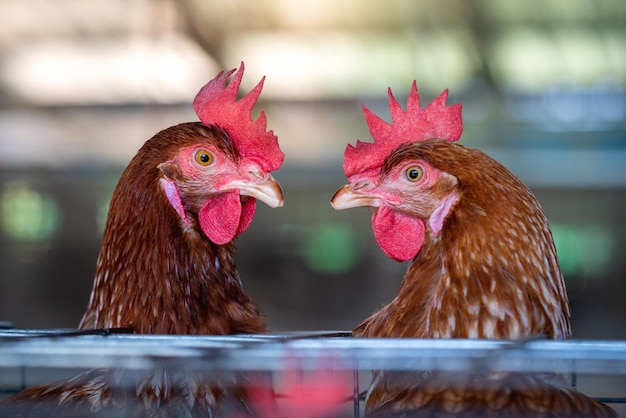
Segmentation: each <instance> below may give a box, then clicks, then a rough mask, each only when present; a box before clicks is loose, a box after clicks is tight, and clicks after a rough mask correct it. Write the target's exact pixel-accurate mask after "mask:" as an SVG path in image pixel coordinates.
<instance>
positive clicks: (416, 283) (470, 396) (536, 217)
mask: <svg viewBox="0 0 626 418" xmlns="http://www.w3.org/2000/svg"><path fill="white" fill-rule="evenodd" d="M409 159H410V160H423V161H425V162H426V163H427V164H430V165H431V166H432V167H436V168H437V169H438V170H441V171H443V172H445V173H448V174H450V175H452V176H453V178H454V179H456V181H450V180H449V178H448V177H446V178H445V179H444V178H443V177H442V180H440V181H439V182H438V183H436V184H435V185H434V186H433V187H432V188H431V190H430V193H431V194H432V195H434V196H436V197H437V195H439V196H438V197H437V198H439V197H440V196H441V195H444V194H447V193H451V192H455V193H457V196H458V197H457V199H456V201H455V204H454V206H453V207H452V209H451V210H450V212H449V214H448V216H447V217H446V219H445V221H444V223H443V226H442V229H441V231H440V233H438V234H434V233H433V231H432V229H431V226H430V224H429V223H428V222H425V224H426V233H425V238H424V242H423V245H422V247H421V250H420V252H419V253H418V255H417V256H416V257H415V259H414V260H413V263H412V264H411V265H410V267H409V268H408V271H407V272H406V274H405V276H404V278H403V281H402V284H401V286H400V289H399V290H398V293H397V296H396V297H395V298H394V299H393V300H392V301H391V303H389V304H388V305H387V306H385V307H383V308H382V309H381V310H380V311H378V312H376V313H375V314H373V315H372V316H371V317H369V318H368V319H366V320H365V321H364V322H363V323H362V324H360V325H359V326H358V327H357V328H356V329H355V330H354V335H355V336H361V337H413V338H497V339H518V338H524V337H529V336H536V335H545V336H547V337H549V338H556V339H564V338H569V337H570V335H571V328H570V312H569V305H568V298H567V292H566V289H565V283H564V280H563V276H562V274H561V271H560V268H559V265H558V260H557V254H556V249H555V246H554V242H553V238H552V234H551V232H550V228H549V225H548V221H547V219H546V216H545V214H544V212H543V210H542V209H541V206H540V205H539V202H538V201H537V199H536V198H535V197H534V196H533V194H532V193H531V191H530V190H529V189H528V188H527V187H526V186H525V185H524V184H523V183H522V182H521V181H520V180H519V179H518V178H517V177H515V176H514V175H513V174H512V173H511V172H510V171H508V170H507V169H506V168H505V167H503V166H502V165H501V164H499V163H498V162H496V161H495V160H493V159H492V158H490V157H489V156H487V155H486V154H484V153H482V152H480V151H478V150H474V149H470V148H466V147H463V146H461V145H458V144H454V143H451V142H448V141H445V140H438V139H432V140H426V141H420V142H415V143H411V144H405V145H403V146H401V147H399V148H398V149H397V150H395V151H394V152H392V153H391V155H390V156H388V158H387V159H386V160H385V163H384V165H383V166H382V168H381V173H380V178H381V179H382V178H384V177H385V176H386V175H388V173H389V172H390V170H391V169H392V168H393V167H395V166H396V165H398V164H401V162H402V161H405V160H409ZM415 198H416V199H418V197H415ZM420 199H423V197H421V198H420ZM425 201H428V200H427V199H426V200H425ZM422 203H423V202H422ZM506 388H508V389H506ZM367 412H368V415H371V416H397V417H405V416H406V417H408V416H411V417H413V416H415V417H422V416H429V417H430V416H437V417H452V416H488V417H491V416H529V415H531V416H542V417H551V416H580V417H582V416H614V413H613V411H612V410H610V408H608V407H606V406H605V405H603V404H600V403H599V402H596V401H594V400H592V399H590V398H588V397H586V396H584V395H582V394H579V393H577V392H575V391H574V390H571V389H570V388H568V387H567V383H566V382H562V381H560V380H558V379H557V380H555V381H551V382H549V383H548V382H547V381H546V380H545V379H543V377H541V376H537V375H520V374H510V375H502V374H501V375H498V376H497V378H493V379H492V378H489V377H486V376H482V375H480V376H476V375H474V374H472V373H468V374H467V375H462V374H459V373H455V374H445V373H436V374H429V373H424V374H420V373H410V374H399V373H383V372H380V373H377V374H376V377H375V379H374V382H373V384H372V386H371V387H370V389H369V392H368V397H367Z"/></svg>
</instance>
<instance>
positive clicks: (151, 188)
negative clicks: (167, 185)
mask: <svg viewBox="0 0 626 418" xmlns="http://www.w3.org/2000/svg"><path fill="white" fill-rule="evenodd" d="M198 142H200V143H202V142H206V143H212V144H215V145H217V146H218V147H219V148H220V149H221V150H222V151H223V152H224V153H225V154H227V155H230V156H231V157H232V158H234V159H236V158H237V152H236V150H235V149H234V148H233V147H232V144H231V143H230V142H229V139H228V136H227V135H226V134H225V133H224V132H223V131H222V130H221V129H218V128H216V127H214V126H204V125H202V124H201V123H184V124H180V125H177V126H173V127H170V128H168V129H166V130H164V131H161V132H159V133H158V134H156V135H155V136H154V137H153V138H152V139H150V140H148V141H147V142H146V143H145V144H144V146H143V147H142V148H141V149H140V150H139V151H138V153H137V155H136V156H135V157H134V158H133V159H132V161H131V162H130V164H129V165H128V167H127V168H126V170H125V171H124V173H123V174H122V176H121V178H120V180H119V183H118V187H117V188H116V190H115V192H114V194H113V197H112V200H111V204H110V209H109V217H108V219H107V224H106V228H105V233H104V237H103V242H102V248H101V252H100V256H99V258H98V263H97V268H96V275H95V281H94V287H93V291H92V294H91V299H90V301H89V306H88V308H87V310H86V312H85V314H84V316H83V319H82V321H81V322H80V328H82V329H89V328H109V327H132V329H133V330H134V331H135V332H136V333H150V334H220V335H221V334H236V333H262V332H265V331H266V327H265V319H264V318H263V316H262V315H261V314H260V310H259V307H258V306H257V304H256V303H255V302H254V301H253V300H252V299H251V298H249V297H248V296H247V295H246V294H245V293H244V291H243V287H242V283H241V281H240V278H239V274H238V272H237V268H236V266H235V261H234V252H235V246H234V244H233V243H232V242H231V243H228V244H226V245H217V244H214V243H212V242H211V241H209V240H208V239H207V238H206V237H205V236H204V235H203V233H202V231H201V229H200V227H199V225H198V221H197V219H196V218H197V208H198V207H199V206H200V204H201V202H200V201H198V202H194V199H193V193H192V190H191V189H193V188H191V189H190V190H188V191H187V195H185V197H188V198H189V199H184V201H185V202H184V205H185V210H187V211H188V212H189V214H190V215H191V216H189V218H188V219H187V223H186V224H185V223H184V222H183V221H182V220H181V217H180V216H179V214H177V212H176V210H174V208H172V207H171V206H170V203H169V202H168V200H167V198H166V197H165V194H164V193H163V192H162V190H161V189H160V187H161V186H160V183H159V178H160V171H159V168H158V167H159V164H161V163H162V162H164V161H168V160H170V159H171V158H172V157H173V156H174V155H175V154H176V153H177V152H178V151H179V150H180V149H181V148H182V147H185V146H187V145H189V144H195V143H198ZM181 193H184V191H182V192H181ZM259 378H260V379H263V378H264V377H262V376H260V377H259ZM33 402H35V403H33ZM232 408H235V409H234V410H233V409H232ZM233 411H237V414H239V415H238V416H247V414H248V412H249V411H247V406H246V402H245V396H244V392H243V391H242V390H241V388H238V387H236V386H235V381H234V379H233V377H232V376H230V377H229V376H223V377H221V378H217V377H216V376H215V375H211V376H210V377H209V379H208V380H207V376H206V375H202V374H200V373H194V372H193V371H190V370H184V369H182V370H181V369H180V368H173V369H171V370H170V369H163V368H159V367H157V366H156V365H155V370H154V371H151V372H149V373H144V374H137V373H130V372H124V371H120V370H91V371H87V372H85V373H83V374H81V375H79V376H76V377H75V378H73V379H71V380H69V381H61V382H57V383H53V384H50V385H44V386H37V387H31V388H28V389H26V390H24V391H22V392H20V393H18V394H17V395H14V396H12V397H10V398H8V399H7V400H6V401H5V402H4V403H3V404H2V405H0V415H2V416H42V415H41V414H43V416H76V417H82V416H86V413H87V412H88V413H89V416H120V414H122V415H123V416H164V417H165V416H168V417H171V416H211V417H213V416H232V415H233V414H232V412H233Z"/></svg>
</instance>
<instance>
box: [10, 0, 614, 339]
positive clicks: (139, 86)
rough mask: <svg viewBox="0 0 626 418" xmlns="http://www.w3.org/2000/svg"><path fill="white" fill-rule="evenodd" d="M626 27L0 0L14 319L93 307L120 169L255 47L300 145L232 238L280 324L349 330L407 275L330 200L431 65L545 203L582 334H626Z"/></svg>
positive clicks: (507, 12)
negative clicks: (278, 195) (356, 151)
mask: <svg viewBox="0 0 626 418" xmlns="http://www.w3.org/2000/svg"><path fill="white" fill-rule="evenodd" d="M625 45H626V3H625V2H620V1H613V0H595V1H592V0H569V1H567V2H565V1H556V0H554V1H550V0H548V1H546V0H541V1H539V0H528V1H524V2H520V1H517V0H510V1H501V0H471V1H470V0H439V1H437V2H432V1H409V0H406V1H400V0H397V1H393V0H384V1H383V0H380V1H367V2H364V1H360V0H306V1H297V2H295V1H289V0H250V1H244V0H239V1H237V0H231V1H224V0H179V1H175V0H107V1H106V2H103V1H96V0H54V1H53V0H0V321H8V322H12V323H13V324H14V325H15V326H17V327H21V328H27V327H28V328H30V327H51V328H59V327H75V326H76V325H77V324H78V321H79V320H80V318H81V315H82V312H83V311H84V309H85V307H86V304H87V301H88V298H89V293H90V290H91V285H92V279H93V272H94V270H95V263H96V258H97V254H98V250H99V246H100V240H101V236H102V231H103V225H104V220H105V219H106V212H107V207H108V202H109V198H110V195H111V193H112V190H113V188H114V187H115V184H116V182H117V179H118V177H119V175H120V173H121V171H122V170H123V169H124V167H125V166H126V164H127V163H128V161H129V160H130V159H131V158H132V156H133V155H134V153H135V152H136V150H137V149H138V148H139V147H140V146H141V145H142V144H143V142H144V141H145V140H147V139H148V138H150V137H151V136H152V135H153V134H154V133H156V132H158V131H159V130H161V129H164V128H166V127H168V126H171V125H174V124H177V123H180V122H187V121H194V120H197V118H196V116H195V114H194V112H193V109H192V107H191V102H192V100H193V98H194V96H195V94H196V93H197V91H198V90H199V88H200V87H201V86H202V85H204V83H206V82H207V81H208V80H209V79H211V78H213V77H214V75H215V74H216V73H217V72H218V71H219V70H221V69H231V68H235V67H237V66H238V65H239V63H240V62H241V61H242V60H243V61H245V64H246V76H245V77H244V84H243V86H242V89H243V90H245V91H247V90H249V89H250V88H251V87H252V86H253V85H254V84H256V82H258V80H259V79H260V78H261V76H263V75H265V76H267V80H266V82H265V88H264V91H263V94H262V96H261V102H260V105H258V106H257V111H258V110H259V109H260V108H263V109H265V111H266V113H267V116H268V127H269V128H270V129H273V130H274V132H275V133H276V134H277V135H278V137H279V140H280V144H281V148H282V149H283V151H284V152H285V154H286V158H285V163H284V165H283V167H282V168H281V169H280V171H278V172H277V173H276V178H277V179H278V180H279V181H280V182H281V184H282V185H283V188H284V191H285V194H286V204H285V207H284V208H281V209H275V210H272V209H269V208H267V207H265V206H264V205H259V207H258V210H257V215H256V218H255V221H254V222H253V224H252V226H251V227H250V229H249V230H248V231H247V232H246V233H245V234H243V235H242V236H241V237H240V239H239V240H238V247H239V252H238V263H239V266H240V269H241V276H242V278H243V281H244V285H245V288H246V290H247V292H248V293H249V294H250V295H251V296H253V297H254V298H255V299H256V300H257V301H258V302H259V303H260V305H261V307H262V309H263V310H264V312H265V314H266V315H267V317H268V320H269V325H270V328H271V330H272V331H285V330H318V329H351V328H352V327H354V326H355V325H356V324H358V323H359V322H360V321H361V320H362V319H364V318H365V317H366V316H368V315H369V314H371V313H372V312H374V311H375V310H376V309H378V308H379V307H380V306H382V305H383V304H385V303H387V302H388V301H389V300H390V299H391V298H392V297H393V295H394V294H395V291H396V290H397V286H398V284H399V282H400V279H401V276H402V274H403V273H404V271H405V269H406V268H407V265H406V264H400V263H396V262H394V261H392V260H390V259H387V258H386V257H385V256H384V254H383V253H382V251H380V249H378V247H377V246H376V244H375V241H374V239H373V236H372V233H371V229H370V222H369V214H368V212H367V211H366V210H351V211H343V212H336V211H334V210H333V209H332V208H331V207H330V205H329V203H328V202H329V199H330V197H331V196H332V194H333V193H334V191H335V190H336V189H337V188H338V187H339V186H341V185H342V184H344V182H345V177H344V175H343V172H342V170H341V165H342V158H343V150H344V148H345V146H346V144H347V143H349V142H350V143H354V142H355V141H356V139H357V138H360V139H362V140H370V136H369V133H368V131H367V127H366V125H365V122H364V120H363V117H362V113H361V103H365V104H366V105H367V106H368V107H370V108H371V109H373V110H374V111H375V112H377V113H379V114H382V115H388V110H387V102H386V93H387V87H388V86H390V87H391V88H392V89H393V90H394V92H395V94H396V96H397V97H398V99H399V101H400V102H401V103H406V102H405V97H406V94H407V92H408V90H409V87H410V84H411V82H412V80H417V84H418V87H419V89H420V94H421V95H422V97H423V100H422V103H427V101H430V100H431V99H432V98H433V97H435V96H436V95H438V94H439V93H440V92H441V91H442V90H443V89H445V88H449V89H450V99H449V103H459V102H460V103H463V105H464V109H463V115H464V120H465V130H464V133H463V136H462V138H461V143H462V144H464V145H466V146H471V147H475V148H479V149H482V150H483V151H485V152H487V153H488V154H490V155H491V156H493V157H495V158H496V159H498V160H499V161H500V162H502V163H503V164H504V165H506V166H507V167H508V168H510V169H511V170H512V171H513V172H514V173H516V174H517V175H518V176H519V177H520V178H521V179H522V180H523V181H525V182H526V183H527V184H528V186H529V187H530V188H531V189H532V190H533V191H534V192H535V194H536V195H537V197H538V198H539V200H540V201H541V203H542V205H543V207H544V209H545V211H546V213H547V215H548V218H549V220H550V222H551V225H552V229H553V233H554V236H555V240H556V244H557V248H558V252H559V257H560V262H561V265H562V268H563V272H564V274H565V278H566V281H567V286H568V289H569V295H570V301H571V305H572V311H573V327H574V336H575V337H576V338H599V339H624V338H626V277H625V276H626V258H625V257H624V253H625V249H626V210H625V209H624V208H625V207H626V46H625Z"/></svg>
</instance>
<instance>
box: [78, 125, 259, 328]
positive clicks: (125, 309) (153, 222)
mask: <svg viewBox="0 0 626 418" xmlns="http://www.w3.org/2000/svg"><path fill="white" fill-rule="evenodd" d="M202 141H206V142H207V143H213V144H217V145H218V146H219V147H220V149H222V150H225V151H226V152H227V153H229V154H230V155H233V156H236V150H234V149H233V148H232V146H231V145H230V144H229V142H228V137H227V136H226V135H225V134H224V133H222V132H221V131H220V130H219V129H217V128H215V127H206V126H204V125H202V124H200V123H193V122H192V123H185V124H181V125H177V126H174V127H171V128H168V129H166V130H164V131H162V132H160V133H158V134H157V135H155V136H154V137H153V138H152V139H151V140H149V141H147V142H146V144H145V145H144V146H143V147H142V148H141V149H140V150H139V152H138V153H137V155H136V156H135V158H133V160H132V161H131V162H130V164H129V166H128V168H127V169H126V170H125V171H124V173H123V174H122V177H121V178H120V181H119V187H117V188H116V190H115V192H114V194H113V197H112V200H111V204H110V210H109V214H110V215H109V218H108V219H107V224H106V228H105V234H104V237H103V242H102V249H101V252H100V256H99V257H98V264H97V268H96V276H95V281H94V289H93V292H92V296H91V300H90V301H89V306H88V308H87V311H86V312H85V315H84V316H83V319H82V321H81V323H80V328H108V327H132V328H133V330H134V331H135V332H137V333H149V334H234V333H260V332H264V331H265V323H264V319H263V317H262V316H261V315H260V311H259V308H258V306H257V304H256V303H255V302H254V301H253V300H252V299H250V298H249V297H248V296H247V295H246V294H245V293H244V291H243V287H242V284H241V281H240V279H239V273H238V272H237V268H236V266H235V260H234V255H235V246H234V244H233V243H232V242H231V243H228V244H225V245H216V244H213V243H212V242H210V241H209V240H207V239H206V237H205V236H204V235H203V234H202V231H201V230H200V228H199V225H198V222H197V213H195V215H196V216H191V217H190V219H189V224H188V225H183V224H182V223H181V219H180V217H179V216H178V215H177V214H176V212H175V211H174V210H172V207H171V206H170V204H169V202H168V201H167V199H166V197H165V195H164V194H163V193H162V192H161V190H160V186H159V181H158V179H159V177H160V175H159V174H160V173H159V169H158V165H159V164H160V163H162V162H164V161H168V160H170V159H171V158H173V156H174V155H175V154H176V152H177V151H178V150H180V149H181V148H183V147H184V146H186V145H191V144H194V143H198V142H202ZM185 204H186V205H187V208H188V210H189V209H191V208H192V207H193V206H194V205H193V202H190V200H189V199H187V200H186V202H185ZM195 206H198V205H195ZM192 210H193V209H192ZM192 215H194V214H193V213H192Z"/></svg>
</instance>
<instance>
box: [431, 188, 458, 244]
mask: <svg viewBox="0 0 626 418" xmlns="http://www.w3.org/2000/svg"><path fill="white" fill-rule="evenodd" d="M456 200H457V194H456V193H450V194H449V195H448V196H446V197H445V198H444V199H443V200H442V201H441V204H440V205H439V206H438V207H437V209H435V210H434V211H433V213H432V215H430V219H429V220H428V222H429V223H430V229H431V230H432V231H433V235H434V236H437V235H439V234H440V233H441V229H442V228H443V221H444V220H445V219H446V217H447V216H448V213H450V209H452V206H454V204H455V203H456Z"/></svg>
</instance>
